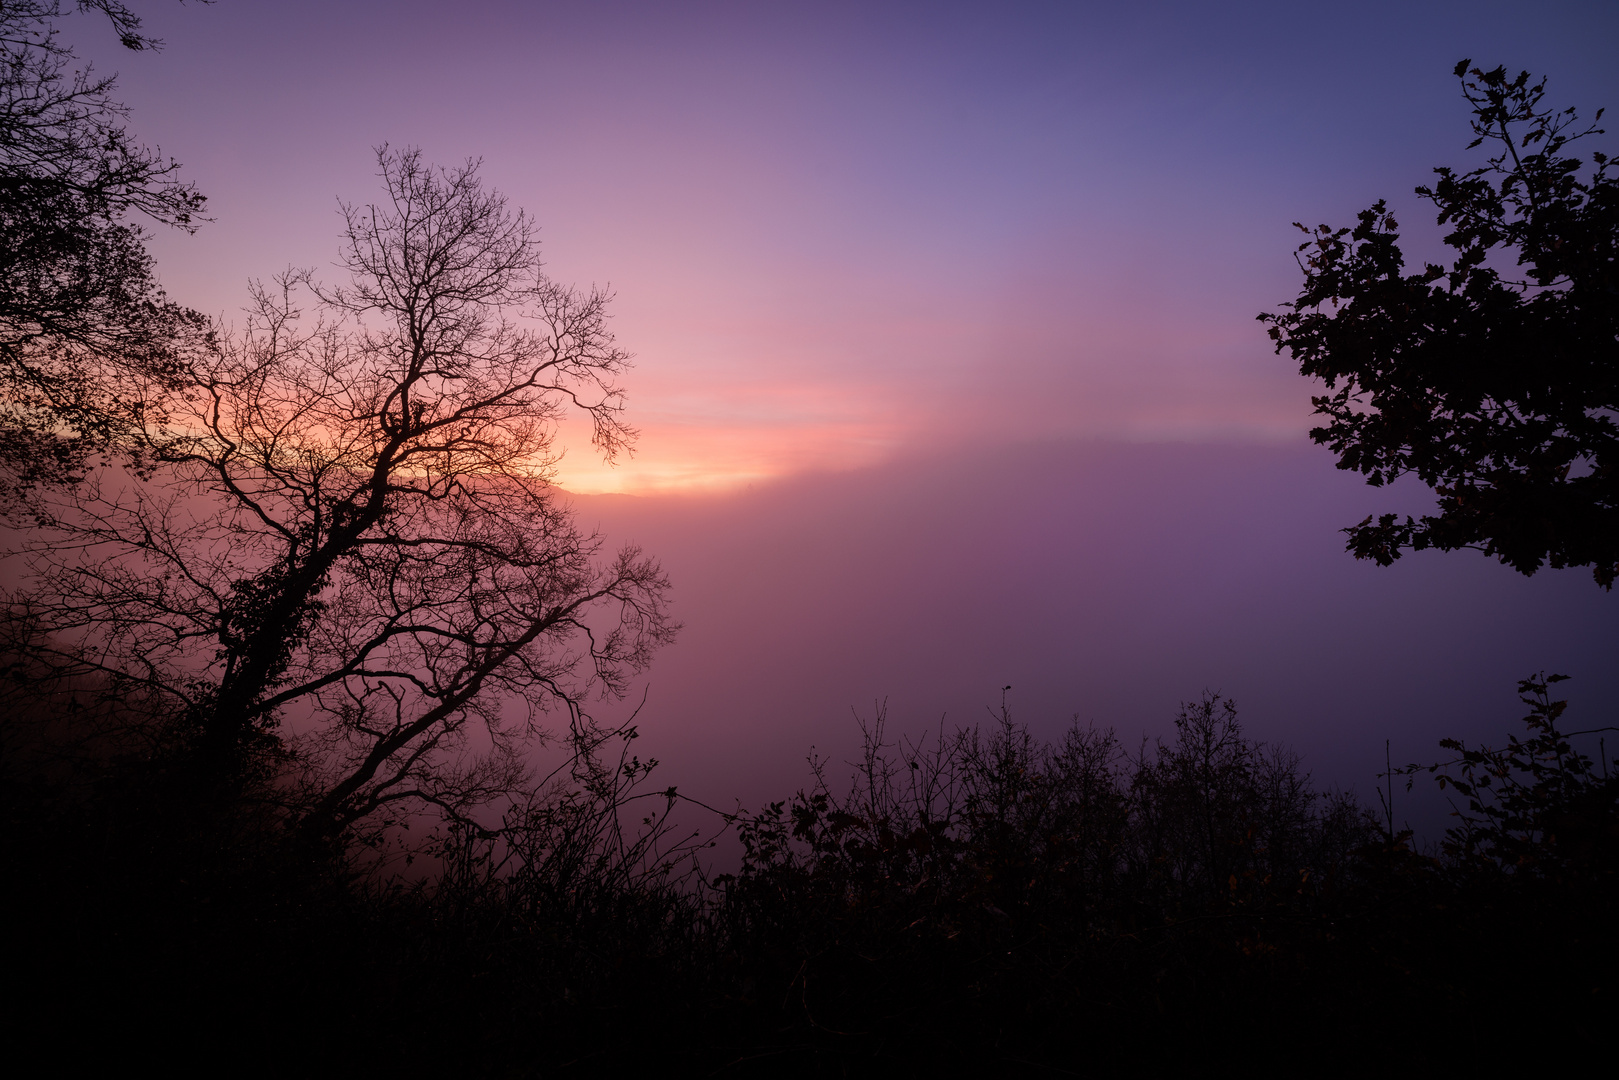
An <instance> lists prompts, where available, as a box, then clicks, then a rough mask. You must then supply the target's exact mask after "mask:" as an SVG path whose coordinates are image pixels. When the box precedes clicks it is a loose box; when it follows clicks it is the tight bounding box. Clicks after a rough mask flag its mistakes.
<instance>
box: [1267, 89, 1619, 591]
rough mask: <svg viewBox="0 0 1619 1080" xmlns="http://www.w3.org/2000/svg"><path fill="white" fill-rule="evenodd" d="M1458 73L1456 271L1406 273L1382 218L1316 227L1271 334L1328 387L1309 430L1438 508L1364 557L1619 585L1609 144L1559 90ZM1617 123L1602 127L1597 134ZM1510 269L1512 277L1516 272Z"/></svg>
mask: <svg viewBox="0 0 1619 1080" xmlns="http://www.w3.org/2000/svg"><path fill="white" fill-rule="evenodd" d="M1468 63H1469V62H1468V61H1463V62H1462V63H1460V64H1458V65H1457V66H1456V75H1457V77H1458V78H1460V79H1461V81H1462V91H1463V93H1464V94H1465V95H1466V97H1467V100H1468V102H1469V103H1470V104H1471V105H1472V106H1473V119H1472V127H1473V132H1474V134H1475V138H1474V140H1473V142H1472V144H1471V145H1472V146H1478V145H1480V144H1481V143H1490V144H1491V145H1492V146H1493V147H1494V151H1495V152H1494V154H1493V156H1491V157H1490V158H1489V160H1488V161H1487V162H1486V163H1485V164H1483V165H1481V166H1479V167H1478V168H1475V169H1473V170H1471V171H1469V172H1465V173H1458V172H1456V171H1454V170H1452V169H1449V168H1440V169H1437V170H1435V171H1436V172H1437V173H1438V176H1439V180H1438V182H1437V183H1436V184H1435V185H1434V186H1433V187H1431V188H1429V187H1419V188H1417V189H1416V190H1417V194H1418V195H1420V196H1421V197H1422V198H1424V199H1426V200H1428V201H1429V202H1431V203H1433V204H1434V206H1436V207H1437V208H1438V210H1439V215H1438V221H1439V224H1441V225H1448V226H1450V228H1451V231H1450V232H1449V233H1448V234H1447V235H1446V236H1445V238H1444V239H1445V243H1446V244H1447V245H1449V246H1450V247H1451V248H1452V249H1454V251H1455V252H1456V257H1455V260H1454V262H1453V263H1452V264H1451V265H1450V266H1449V267H1446V266H1441V265H1437V264H1431V263H1430V264H1428V265H1427V266H1425V267H1424V268H1423V270H1422V272H1421V273H1417V274H1405V273H1404V263H1405V259H1404V255H1403V253H1402V252H1401V250H1400V246H1399V232H1398V225H1397V223H1396V222H1395V219H1394V216H1393V213H1392V212H1391V211H1390V210H1389V208H1388V206H1387V204H1386V203H1384V202H1382V201H1379V202H1378V203H1376V204H1375V205H1373V206H1372V207H1371V208H1370V209H1368V210H1365V211H1363V212H1362V213H1361V214H1360V219H1359V222H1358V223H1357V224H1356V225H1355V227H1354V228H1353V229H1348V228H1340V229H1333V228H1330V227H1329V226H1326V225H1322V226H1319V227H1318V228H1316V229H1315V230H1313V231H1312V230H1309V229H1304V226H1302V225H1300V226H1298V227H1299V228H1300V229H1304V231H1305V232H1307V233H1309V235H1310V239H1309V240H1308V241H1307V242H1306V243H1304V244H1303V245H1301V246H1300V248H1299V252H1300V253H1302V256H1303V257H1302V258H1301V259H1300V265H1301V266H1302V267H1303V269H1304V276H1305V282H1304V289H1303V291H1302V292H1301V293H1300V295H1299V297H1298V299H1296V300H1294V301H1292V302H1291V303H1289V304H1286V305H1284V307H1285V308H1286V310H1284V311H1283V312H1282V313H1280V314H1264V315H1261V316H1259V318H1260V319H1261V320H1263V321H1265V322H1268V323H1270V324H1271V328H1270V335H1271V337H1272V338H1273V339H1274V340H1275V342H1276V349H1277V351H1278V352H1281V351H1282V350H1284V349H1285V350H1287V351H1288V352H1289V353H1290V354H1291V355H1292V357H1293V359H1295V360H1297V361H1298V362H1299V370H1300V372H1301V373H1302V374H1304V375H1308V376H1311V377H1314V378H1319V379H1323V380H1325V382H1326V384H1327V389H1328V391H1329V393H1327V394H1324V395H1322V396H1319V397H1316V398H1314V399H1313V401H1314V404H1315V411H1316V413H1317V414H1319V415H1321V416H1323V417H1325V418H1326V421H1327V422H1326V423H1325V424H1324V425H1323V426H1321V427H1318V428H1315V429H1314V430H1313V431H1312V432H1311V433H1310V434H1311V437H1312V438H1313V439H1314V440H1315V441H1316V442H1318V443H1321V444H1323V445H1326V446H1328V447H1330V448H1331V449H1332V451H1333V452H1334V453H1336V454H1337V455H1338V467H1339V468H1340V469H1352V470H1355V471H1357V472H1360V473H1362V474H1363V475H1365V476H1366V478H1367V481H1368V482H1369V483H1371V484H1372V485H1374V486H1380V485H1382V484H1385V483H1388V482H1390V481H1392V480H1394V479H1396V478H1397V477H1399V476H1401V475H1404V474H1405V473H1415V474H1416V475H1417V476H1418V477H1420V478H1421V479H1422V481H1423V482H1424V483H1426V484H1428V485H1429V486H1430V487H1431V488H1433V490H1434V492H1435V494H1436V495H1437V496H1438V512H1437V513H1436V514H1431V515H1425V516H1423V517H1422V518H1420V519H1413V518H1411V517H1409V516H1408V517H1406V518H1405V519H1404V520H1403V521H1401V520H1400V519H1399V517H1398V516H1397V515H1395V514H1383V515H1381V516H1378V517H1377V518H1376V520H1375V521H1374V520H1373V518H1372V517H1368V518H1367V519H1366V520H1365V521H1363V522H1361V523H1360V524H1358V525H1356V526H1353V527H1351V528H1349V529H1346V530H1345V532H1347V533H1348V534H1349V544H1348V548H1349V550H1350V551H1352V552H1353V553H1354V554H1355V555H1356V557H1358V558H1363V559H1375V560H1376V561H1377V562H1378V563H1380V564H1382V565H1385V566H1386V565H1388V564H1389V563H1391V562H1393V561H1394V560H1395V559H1397V558H1399V557H1400V555H1401V553H1402V552H1403V551H1405V550H1421V549H1423V548H1429V547H1433V548H1439V549H1441V550H1445V551H1449V550H1454V549H1457V548H1475V549H1478V550H1481V551H1483V552H1485V553H1486V554H1489V555H1494V556H1496V557H1498V558H1499V559H1500V560H1501V561H1502V562H1504V563H1506V564H1508V565H1510V566H1511V567H1513V568H1514V569H1516V570H1518V571H1520V572H1522V573H1524V574H1532V573H1534V572H1535V571H1536V570H1537V569H1539V568H1540V567H1541V566H1543V565H1547V564H1549V565H1551V566H1553V567H1565V566H1590V567H1592V568H1593V572H1594V576H1595V578H1596V581H1597V583H1598V584H1599V585H1601V586H1602V587H1603V588H1607V589H1611V588H1612V587H1613V583H1614V579H1615V576H1616V575H1619V427H1616V426H1615V424H1614V416H1615V410H1616V409H1619V267H1616V263H1615V260H1616V258H1619V177H1616V176H1615V175H1614V174H1613V173H1612V172H1611V165H1612V162H1611V160H1610V159H1609V157H1608V156H1606V155H1605V154H1603V153H1601V152H1599V151H1593V152H1592V154H1591V162H1592V167H1590V168H1586V167H1585V165H1584V163H1583V162H1582V161H1581V160H1580V159H1578V158H1573V157H1569V156H1567V155H1566V153H1565V151H1566V149H1567V148H1568V146H1569V145H1570V144H1571V143H1573V142H1574V141H1576V140H1578V139H1581V138H1585V137H1587V136H1590V135H1595V134H1600V133H1601V130H1602V129H1600V128H1597V127H1595V126H1594V124H1593V125H1590V126H1586V127H1583V128H1581V127H1579V126H1577V120H1576V117H1575V112H1574V110H1573V109H1564V110H1562V111H1554V110H1552V109H1550V108H1548V107H1546V106H1545V105H1544V104H1543V100H1542V99H1543V97H1544V93H1545V80H1544V79H1542V80H1541V81H1539V82H1531V81H1530V77H1529V75H1528V73H1527V72H1524V73H1520V74H1519V75H1517V76H1516V77H1508V75H1507V74H1506V70H1505V69H1504V68H1499V67H1498V68H1496V69H1495V70H1493V71H1483V70H1481V69H1479V68H1471V69H1469V67H1468ZM1601 116H1602V113H1601V112H1600V111H1599V112H1598V113H1597V119H1600V118H1601ZM1513 267H1516V268H1517V269H1516V270H1514V269H1513Z"/></svg>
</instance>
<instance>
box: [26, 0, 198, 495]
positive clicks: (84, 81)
mask: <svg viewBox="0 0 1619 1080" xmlns="http://www.w3.org/2000/svg"><path fill="white" fill-rule="evenodd" d="M75 6H76V7H77V8H78V10H79V11H81V12H85V11H98V12H100V13H102V14H104V15H105V16H107V17H108V19H110V20H111V22H112V26H113V29H114V31H115V32H116V33H117V34H118V36H119V38H120V40H121V41H122V42H123V44H124V45H125V46H126V47H128V48H130V49H135V50H142V49H151V48H156V47H158V46H159V45H161V42H158V41H156V40H154V39H152V38H149V37H146V36H144V35H142V34H141V33H140V20H139V18H138V17H136V16H135V15H134V14H133V13H132V12H131V11H130V10H129V9H128V8H127V7H126V6H125V5H124V4H123V3H121V2H119V0H78V2H77V3H76V5H75ZM63 14H64V5H63V3H62V2H61V0H0V460H3V461H4V463H5V464H7V465H8V466H9V467H10V468H11V469H12V470H13V471H14V472H15V473H17V476H16V477H14V480H16V479H19V478H20V480H21V481H22V486H23V487H24V488H26V487H28V486H29V485H30V483H31V482H32V481H35V480H38V479H42V478H48V477H51V476H56V477H57V478H61V477H62V476H63V475H64V472H65V473H66V474H67V475H72V474H73V472H74V471H75V470H76V469H77V467H79V466H80V465H82V464H83V462H84V460H85V457H86V455H87V454H88V453H89V452H91V451H93V449H94V448H95V447H97V446H100V445H105V443H106V442H107V441H108V439H109V438H110V437H111V433H110V431H109V428H110V426H112V425H114V424H116V423H117V422H119V421H118V418H119V416H120V415H121V414H122V413H124V412H127V410H128V409H129V408H130V407H131V403H130V402H128V401H126V400H124V399H121V398H119V397H117V396H116V395H114V394H113V393H111V387H112V386H114V385H116V384H117V383H118V382H119V381H120V380H121V376H117V372H119V371H124V370H135V371H141V372H145V373H146V374H147V375H148V376H149V377H158V378H161V377H165V375H166V373H168V372H169V371H170V369H171V368H172V366H173V363H174V355H173V354H174V352H175V351H176V349H177V348H178V347H180V346H181V343H183V342H184V341H186V340H188V339H191V338H195V337H196V336H198V335H200V334H202V333H204V332H205V331H206V323H205V321H204V320H203V318H202V317H201V316H199V315H197V314H196V313H195V312H191V311H188V310H186V309H184V308H182V307H180V306H179V305H177V304H175V303H173V302H172V301H170V300H169V299H168V298H167V297H165V296H164V294H163V291H162V289H161V288H159V286H158V284H157V281H156V279H155V277H154V276H153V273H152V260H151V257H150V256H149V255H148V254H147V253H146V249H145V247H144V245H143V240H144V234H143V233H142V231H141V228H140V227H139V226H138V225H135V224H131V223H130V220H129V219H130V217H131V216H132V215H140V216H144V217H145V218H147V219H149V220H152V221H156V222H158V223H160V224H164V225H171V226H174V227H177V228H181V229H186V230H188V231H189V230H192V229H195V228H196V226H197V224H198V222H199V221H200V220H201V218H200V217H199V215H200V213H201V211H202V208H203V204H204V198H203V196H202V195H200V194H198V192H197V190H196V188H195V187H193V186H192V185H190V184H186V183H182V182H180V181H179V180H178V178H177V177H176V171H177V170H178V168H179V166H178V165H177V164H176V163H175V162H174V161H173V160H171V159H167V158H164V157H163V156H162V155H161V154H159V153H158V152H157V151H154V150H150V149H148V148H146V147H144V146H142V145H140V144H139V143H137V142H135V141H134V139H133V138H132V137H131V136H130V134H129V132H128V130H127V129H126V128H125V126H124V124H125V119H126V116H127V113H128V110H127V109H126V108H125V107H124V106H123V105H122V104H120V103H119V102H118V101H117V100H116V99H115V98H114V97H113V91H114V89H115V82H114V78H113V77H111V76H106V77H96V76H94V75H93V74H92V73H91V72H90V71H89V70H88V69H85V70H81V71H73V72H70V70H69V65H70V64H71V62H72V61H73V52H72V50H71V49H70V48H68V47H67V46H65V45H63V44H62V43H61V41H60V40H59V38H58V31H57V26H56V24H57V22H58V20H59V19H60V18H61V17H62V16H63Z"/></svg>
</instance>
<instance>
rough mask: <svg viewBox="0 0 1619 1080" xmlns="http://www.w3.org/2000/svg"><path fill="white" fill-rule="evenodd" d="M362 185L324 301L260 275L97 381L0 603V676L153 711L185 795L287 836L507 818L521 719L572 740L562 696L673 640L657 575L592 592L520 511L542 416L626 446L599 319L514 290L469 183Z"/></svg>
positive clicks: (613, 687)
mask: <svg viewBox="0 0 1619 1080" xmlns="http://www.w3.org/2000/svg"><path fill="white" fill-rule="evenodd" d="M378 163H379V167H380V169H381V172H382V176H383V181H384V185H385V187H386V199H385V201H384V202H383V204H382V205H380V206H367V207H354V206H346V207H345V208H344V212H345V220H346V223H347V229H346V237H345V245H344V250H343V255H342V264H343V266H344V267H345V268H346V269H347V270H348V271H349V272H350V275H351V278H350V282H349V283H348V284H345V285H341V286H336V287H327V286H324V285H322V284H320V283H319V282H317V281H316V280H315V279H314V277H313V276H312V275H311V274H310V273H308V272H305V271H293V272H289V273H288V274H285V275H283V276H282V277H280V278H278V279H277V280H276V282H275V284H274V285H273V286H271V287H265V286H263V285H260V286H257V287H255V289H254V292H253V300H254V307H253V308H252V310H251V313H250V316H249V319H248V322H247V325H246V327H245V328H244V329H243V330H241V331H240V332H233V333H223V332H222V333H220V334H218V335H217V336H215V337H212V338H210V339H209V340H207V341H205V342H203V343H201V344H200V345H199V346H198V347H196V348H192V349H189V350H187V351H186V352H185V353H184V354H183V355H181V356H179V357H177V358H176V363H175V365H174V367H173V369H172V371H171V372H170V373H169V374H168V375H167V376H166V377H165V378H163V379H161V380H158V379H151V378H145V377H143V376H142V375H141V374H140V373H128V372H126V373H124V375H123V376H122V377H121V378H118V379H115V380H113V383H112V388H111V389H112V391H113V392H115V393H116V394H117V395H118V396H119V397H120V398H121V399H123V400H126V401H131V402H136V403H138V408H131V409H129V410H127V411H126V413H125V415H124V416H123V417H122V418H121V419H120V420H119V423H118V424H117V425H116V426H111V427H109V431H110V438H109V443H108V450H107V453H108V455H109V457H110V459H111V460H112V461H113V462H114V464H110V465H108V466H106V467H103V468H101V469H99V470H96V471H94V472H92V473H90V474H89V475H87V476H86V477H85V478H84V479H83V481H82V482H81V483H78V484H76V485H70V486H65V487H51V488H41V489H40V490H39V491H38V492H37V493H36V494H35V496H34V497H33V498H32V499H31V501H30V502H29V504H28V506H27V512H28V518H27V519H26V523H27V524H28V525H29V526H31V529H30V532H29V534H28V537H27V540H26V542H25V544H24V545H23V548H24V552H25V554H26V555H27V558H28V559H29V565H30V568H31V573H32V578H31V580H30V582H29V584H28V586H27V587H26V589H24V590H23V591H20V592H17V593H15V594H13V595H12V596H11V598H10V603H11V605H12V613H13V616H14V617H13V620H12V624H13V631H14V636H15V637H16V638H17V641H16V646H15V647H16V648H18V649H21V650H24V651H26V652H27V653H28V654H29V655H30V656H31V657H32V658H33V659H34V661H35V662H40V663H48V664H51V665H54V667H55V669H56V670H57V671H58V672H60V673H63V674H67V673H79V674H82V675H85V676H92V675H93V676H95V677H97V678H99V679H102V680H104V682H105V685H106V686H107V688H108V692H109V693H110V694H113V695H131V694H135V695H142V696H145V697H149V698H152V699H155V700H158V701H161V702H162V703H164V708H165V710H166V711H167V712H168V713H169V714H170V715H171V716H173V717H175V722H174V723H173V724H172V725H171V726H170V733H171V735H172V741H173V743H174V745H175V747H176V751H175V752H177V753H179V754H180V755H182V756H183V757H186V758H188V759H189V760H191V761H192V762H193V763H194V765H195V767H196V768H197V769H199V770H200V772H198V773H197V774H196V775H197V777H198V778H199V780H198V783H200V784H201V785H202V786H204V787H207V786H210V785H219V784H222V783H223V784H225V785H226V789H229V788H230V787H231V785H240V784H242V783H249V784H252V783H257V784H259V785H260V786H262V785H263V784H264V783H266V782H268V781H270V780H275V786H274V789H273V790H269V789H266V791H265V792H264V797H267V798H274V799H282V800H284V801H286V803H287V807H288V810H289V812H291V813H292V814H293V815H294V816H296V817H298V818H300V819H301V820H302V821H303V823H304V828H305V830H306V831H307V832H308V833H310V834H311V835H319V834H331V833H334V832H339V831H341V830H343V829H345V828H348V827H350V826H351V825H353V824H354V823H356V822H359V821H361V820H363V819H367V818H372V819H374V820H383V819H382V818H379V817H376V815H377V814H378V812H379V811H382V810H384V809H387V810H388V811H389V814H390V815H393V814H396V813H406V814H408V813H410V812H411V810H412V808H417V809H419V808H422V807H425V806H429V805H430V806H433V807H436V808H437V812H441V813H447V814H450V815H452V816H456V815H465V814H469V813H471V812H472V811H473V810H474V809H475V808H476V807H478V806H480V805H483V804H485V803H488V802H490V801H491V800H498V799H500V798H503V797H505V796H506V795H509V794H511V793H512V792H514V791H517V790H519V789H520V788H521V787H522V784H523V782H524V779H525V775H526V771H527V764H526V762H525V759H524V756H523V754H524V750H525V748H526V747H527V746H528V745H529V744H530V743H531V742H532V741H533V740H534V739H536V738H538V737H542V736H543V735H544V734H545V729H544V728H543V726H542V718H543V716H544V714H546V713H547V712H550V711H554V710H557V709H560V710H561V711H562V712H563V713H564V714H565V716H566V718H567V719H566V723H567V730H568V731H569V732H570V733H571V737H574V738H582V739H586V740H588V739H589V738H590V737H591V732H592V731H593V730H594V729H593V727H592V723H591V721H590V719H589V716H588V713H587V711H586V708H585V706H586V702H587V701H588V699H589V696H590V695H591V694H594V693H604V694H607V695H617V694H620V693H622V691H623V689H624V687H625V679H626V678H627V677H628V675H629V673H631V672H633V671H636V670H638V669H640V668H641V667H643V666H644V665H645V664H646V663H647V662H648V660H649V658H650V656H651V653H652V651H653V649H654V648H655V647H656V646H658V645H659V644H661V643H663V642H665V641H668V640H669V639H670V637H671V636H672V635H673V633H674V632H675V629H676V626H675V624H674V623H673V622H672V621H671V620H670V619H669V618H668V616H667V613H666V610H665V604H664V593H665V590H666V589H667V581H666V579H665V578H664V576H663V574H662V572H661V571H660V570H659V568H658V566H657V564H656V563H655V562H653V561H652V560H650V559H648V558H646V557H644V556H643V555H642V554H641V553H640V552H639V551H638V550H636V549H634V548H626V549H625V550H623V551H621V552H619V553H618V555H617V556H616V557H614V558H612V559H611V560H609V561H607V562H606V563H605V565H598V563H597V560H596V555H597V553H598V551H599V548H600V546H601V542H600V540H599V539H598V538H597V537H594V536H591V535H588V534H585V533H582V532H581V531H580V530H579V529H578V527H577V526H576V524H575V523H574V521H573V519H572V518H571V516H570V514H569V512H568V510H567V509H566V508H565V507H564V506H563V505H562V504H561V503H560V501H559V499H558V496H557V494H556V492H555V491H554V489H552V488H551V486H550V483H549V476H550V468H551V466H552V464H553V463H554V461H555V458H556V453H557V451H556V449H555V447H554V445H553V438H554V430H555V423H556V421H557V420H558V419H559V418H560V417H561V416H562V415H564V413H565V412H566V411H568V410H576V411H580V412H582V413H583V414H584V415H585V416H588V417H589V418H590V419H591V420H592V422H593V424H594V430H595V441H596V444H597V445H598V446H599V447H600V448H601V449H602V451H603V452H604V453H605V454H606V455H608V456H609V457H611V456H612V455H614V454H616V453H619V452H622V451H623V450H625V449H626V448H627V447H628V446H629V444H630V442H631V441H632V439H633V437H634V431H633V429H631V428H629V427H628V426H627V425H626V424H624V422H623V420H622V418H621V413H622V408H623V395H622V391H621V390H620V388H619V387H618V386H617V384H616V383H615V382H614V378H615V376H617V375H618V374H620V373H621V372H622V371H623V370H624V369H625V367H626V365H627V363H628V357H627V356H626V354H625V353H623V352H622V351H621V350H619V349H617V348H615V347H614V345H613V339H612V335H611V334H610V333H609V331H608V330H607V327H606V306H607V302H608V296H607V294H606V293H605V292H603V291H601V290H599V289H598V290H591V291H589V292H579V291H576V290H573V289H570V288H567V287H564V286H561V285H558V284H556V283H555V282H553V281H551V280H550V279H549V278H547V277H546V276H545V275H544V274H543V273H541V271H540V270H539V268H538V267H539V262H538V245H537V241H536V240H535V238H534V236H533V227H532V224H531V222H530V220H529V219H528V217H527V216H526V215H525V214H524V213H522V212H521V211H519V212H516V213H513V212H512V211H510V210H509V209H508V208H507V206H506V203H505V200H504V199H503V198H502V197H501V196H500V195H499V194H498V193H494V192H490V191H486V190H485V189H484V188H483V187H482V185H481V183H480V182H479V180H478V178H477V175H476V171H477V167H476V164H474V163H468V164H466V165H464V166H462V167H460V168H457V169H450V170H435V169H432V168H430V167H429V166H427V165H426V164H424V163H423V162H422V161H421V159H420V157H419V155H418V154H417V153H416V152H414V151H407V152H403V153H400V152H394V151H389V150H387V149H386V148H384V149H383V150H380V151H379V152H378ZM306 308H307V311H306ZM288 717H290V718H292V722H293V725H294V729H293V730H292V731H291V733H290V735H289V733H288V732H287V730H286V728H284V727H283V720H284V719H286V718H288Z"/></svg>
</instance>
